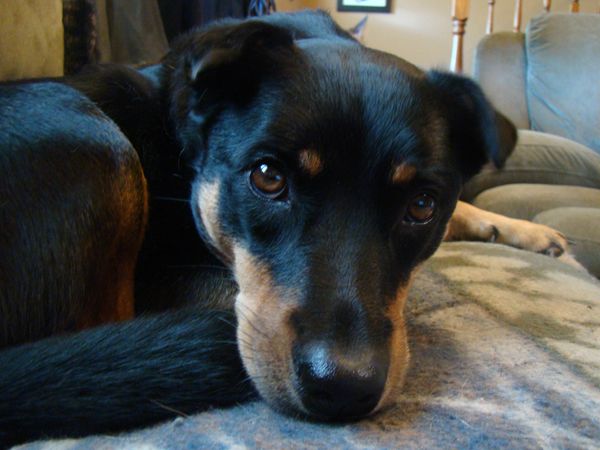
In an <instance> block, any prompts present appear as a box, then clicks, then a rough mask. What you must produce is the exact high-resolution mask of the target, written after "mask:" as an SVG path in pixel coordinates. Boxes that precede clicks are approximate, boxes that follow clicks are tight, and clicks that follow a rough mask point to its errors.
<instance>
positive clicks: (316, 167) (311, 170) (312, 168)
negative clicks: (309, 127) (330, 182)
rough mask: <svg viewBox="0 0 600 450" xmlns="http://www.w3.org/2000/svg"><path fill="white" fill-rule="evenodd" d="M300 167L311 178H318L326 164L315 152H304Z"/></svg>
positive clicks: (300, 155)
mask: <svg viewBox="0 0 600 450" xmlns="http://www.w3.org/2000/svg"><path fill="white" fill-rule="evenodd" d="M298 157H299V160H300V167H302V169H304V170H305V171H306V172H308V174H309V175H310V176H313V177H314V176H316V175H318V174H319V173H321V171H322V170H323V167H324V164H323V160H322V159H321V156H320V155H319V154H318V153H317V152H316V151H315V150H309V149H307V150H302V151H301V152H300V154H299V156H298Z"/></svg>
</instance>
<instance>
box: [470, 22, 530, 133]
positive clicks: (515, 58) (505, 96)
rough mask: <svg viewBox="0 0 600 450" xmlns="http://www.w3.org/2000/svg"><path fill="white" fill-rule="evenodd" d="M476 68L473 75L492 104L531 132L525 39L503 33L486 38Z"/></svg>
mask: <svg viewBox="0 0 600 450" xmlns="http://www.w3.org/2000/svg"><path fill="white" fill-rule="evenodd" d="M473 64H474V69H473V75H474V77H475V79H476V80H477V81H478V82H479V83H480V85H481V87H482V88H483V91H484V92H485V94H486V95H487V97H488V98H489V99H490V101H491V102H492V104H493V105H494V106H495V107H496V108H497V109H498V110H499V111H500V112H501V113H503V114H504V115H505V116H507V117H508V118H509V119H511V120H512V121H513V123H514V124H515V125H516V126H517V128H525V129H527V128H529V114H528V112H527V101H526V95H525V67H526V60H525V37H524V35H523V34H522V33H514V32H501V33H493V34H490V35H487V36H485V37H484V38H483V39H482V40H481V41H480V42H479V44H478V45H477V48H476V50H475V55H474V60H473Z"/></svg>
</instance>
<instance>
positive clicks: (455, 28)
mask: <svg viewBox="0 0 600 450" xmlns="http://www.w3.org/2000/svg"><path fill="white" fill-rule="evenodd" d="M468 17H469V0H452V56H451V57H450V70H451V71H452V72H455V73H462V71H463V47H464V43H463V38H464V36H465V26H466V24H467V19H468Z"/></svg>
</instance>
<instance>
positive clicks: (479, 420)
mask: <svg viewBox="0 0 600 450" xmlns="http://www.w3.org/2000/svg"><path fill="white" fill-rule="evenodd" d="M408 320H409V335H410V345H411V353H412V363H411V369H410V372H409V375H408V378H407V383H406V386H405V390H404V393H403V394H402V395H401V396H400V397H399V398H398V403H397V405H396V406H395V407H394V408H392V409H389V410H388V411H385V412H383V413H381V414H379V415H377V416H375V417H372V418H370V419H368V420H363V421H361V422H358V423H355V424H347V425H324V424H318V423H307V422H303V421H299V420H295V419H293V418H290V417H285V416H282V415H280V414H278V413H276V412H274V411H272V410H271V409H269V408H268V407H267V406H266V405H265V404H264V403H263V402H260V401H258V402H255V403H251V404H246V405H240V406H238V407H236V408H231V409H225V410H212V411H207V412H205V413H202V414H198V415H195V416H191V417H185V418H178V419H176V420H174V421H171V422H169V423H164V424H162V425H159V426H157V427H154V428H149V429H146V430H140V431H136V432H132V433H129V434H124V435H119V436H94V437H89V438H86V439H80V440H62V441H47V442H38V443H33V444H28V445H25V446H22V447H21V448H26V449H47V448H52V449H73V450H75V449H84V448H85V449H90V448H91V449H113V448H116V449H119V448H137V449H148V450H150V449H163V448H165V449H166V448H183V449H196V448H198V449H205V448H207V449H225V448H227V449H255V448H269V449H270V448H272V449H300V448H302V449H306V448H308V449H312V448H314V449H320V448H327V449H334V448H335V449H337V448H340V449H342V448H343V449H347V448H350V449H367V448H386V449H395V448H420V449H422V448H427V449H432V448H444V449H447V448H461V449H462V448H478V449H480V448H515V449H529V448H600V283H599V282H598V281H597V280H596V279H595V278H592V277H591V276H589V275H587V274H586V273H584V272H582V271H578V270H577V269H574V268H572V267H570V266H568V265H566V264H564V263H562V262H560V261H555V260H552V259H551V258H548V257H545V256H540V255H536V254H532V253H526V252H523V251H519V250H514V249H511V248H508V247H503V246H500V245H492V244H481V243H451V244H444V245H443V246H442V247H441V249H440V250H439V251H438V252H437V254H436V255H435V256H434V257H433V258H432V259H431V260H430V261H429V262H428V263H427V264H426V265H425V266H424V268H423V269H422V271H421V273H420V275H419V276H418V278H417V281H416V282H415V284H414V287H413V290H412V293H411V296H410V300H409V302H408Z"/></svg>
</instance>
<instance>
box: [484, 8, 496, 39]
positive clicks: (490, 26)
mask: <svg viewBox="0 0 600 450" xmlns="http://www.w3.org/2000/svg"><path fill="white" fill-rule="evenodd" d="M495 3H496V0H488V16H487V24H486V27H485V32H486V34H492V33H493V32H494V4H495Z"/></svg>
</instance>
